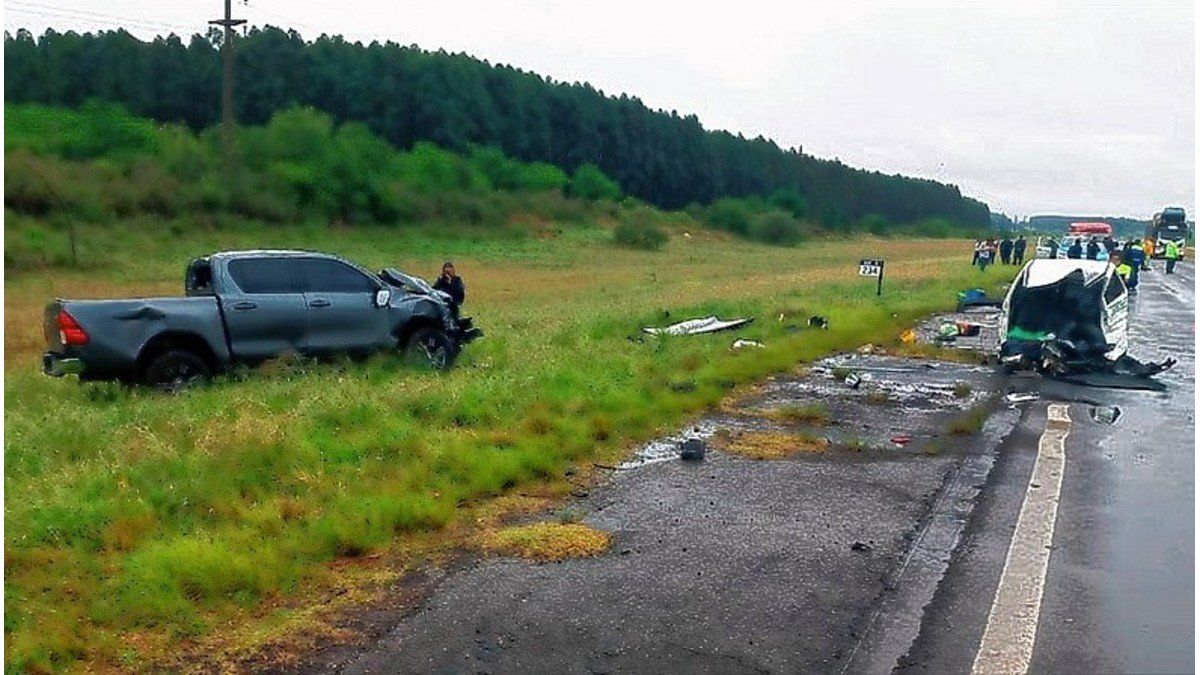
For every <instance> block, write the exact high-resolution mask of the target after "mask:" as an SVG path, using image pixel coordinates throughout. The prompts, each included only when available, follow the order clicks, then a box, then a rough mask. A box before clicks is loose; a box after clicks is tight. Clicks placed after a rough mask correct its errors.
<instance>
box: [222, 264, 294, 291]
mask: <svg viewBox="0 0 1200 675" xmlns="http://www.w3.org/2000/svg"><path fill="white" fill-rule="evenodd" d="M296 267H297V260H296V259H295V258H239V259H238V260H232V261H230V262H229V276H231V277H233V283H235V284H237V286H238V288H240V289H242V292H243V293H246V294H249V295H258V294H271V293H303V292H304V287H303V285H302V284H301V282H300V279H299V275H298V274H297V273H296Z"/></svg>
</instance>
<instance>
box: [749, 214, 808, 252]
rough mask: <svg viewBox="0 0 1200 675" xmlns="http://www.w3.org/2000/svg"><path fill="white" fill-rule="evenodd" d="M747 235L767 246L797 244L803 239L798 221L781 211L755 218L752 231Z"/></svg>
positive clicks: (752, 222) (751, 223)
mask: <svg viewBox="0 0 1200 675" xmlns="http://www.w3.org/2000/svg"><path fill="white" fill-rule="evenodd" d="M747 234H748V235H749V236H750V238H751V239H754V240H756V241H761V242H764V243H767V244H783V245H787V244H795V243H796V242H798V241H800V238H801V236H800V227H799V224H798V223H797V222H796V220H795V219H794V218H792V217H791V216H790V215H788V214H787V213H786V212H784V211H779V210H774V211H768V212H766V213H760V214H758V215H757V216H755V217H754V220H752V221H751V222H750V231H749V232H748V233H747Z"/></svg>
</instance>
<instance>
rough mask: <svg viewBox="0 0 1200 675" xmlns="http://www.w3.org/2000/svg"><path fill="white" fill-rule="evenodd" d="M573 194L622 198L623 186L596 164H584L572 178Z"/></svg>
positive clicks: (573, 195) (574, 195)
mask: <svg viewBox="0 0 1200 675" xmlns="http://www.w3.org/2000/svg"><path fill="white" fill-rule="evenodd" d="M571 196H572V197H578V198H580V199H591V200H597V199H620V198H621V186H620V185H619V184H617V182H616V181H615V180H613V179H611V178H609V177H608V176H606V175H604V172H603V171H601V170H600V168H599V167H597V166H596V165H595V164H584V165H582V166H580V167H579V168H578V169H576V170H575V175H574V176H573V177H572V178H571Z"/></svg>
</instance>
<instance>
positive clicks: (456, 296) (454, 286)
mask: <svg viewBox="0 0 1200 675" xmlns="http://www.w3.org/2000/svg"><path fill="white" fill-rule="evenodd" d="M433 290H435V291H441V292H443V293H445V294H446V295H449V296H450V300H451V301H452V303H453V307H454V313H455V316H457V315H458V309H459V307H460V306H461V305H462V304H463V302H464V301H465V300H466V299H467V286H466V284H464V283H463V280H462V277H460V276H458V272H457V271H455V269H454V263H453V262H451V261H449V260H447V261H446V262H444V263H442V273H441V274H440V275H438V278H437V281H434V282H433Z"/></svg>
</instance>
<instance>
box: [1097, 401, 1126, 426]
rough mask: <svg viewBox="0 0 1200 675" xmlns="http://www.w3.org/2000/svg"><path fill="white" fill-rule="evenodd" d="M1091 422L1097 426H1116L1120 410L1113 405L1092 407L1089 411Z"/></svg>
mask: <svg viewBox="0 0 1200 675" xmlns="http://www.w3.org/2000/svg"><path fill="white" fill-rule="evenodd" d="M1091 417H1092V421H1093V422H1096V423H1097V424H1116V423H1117V420H1118V419H1119V418H1120V417H1121V409H1120V408H1118V407H1117V406H1115V405H1100V406H1094V407H1093V408H1092V410H1091Z"/></svg>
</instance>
